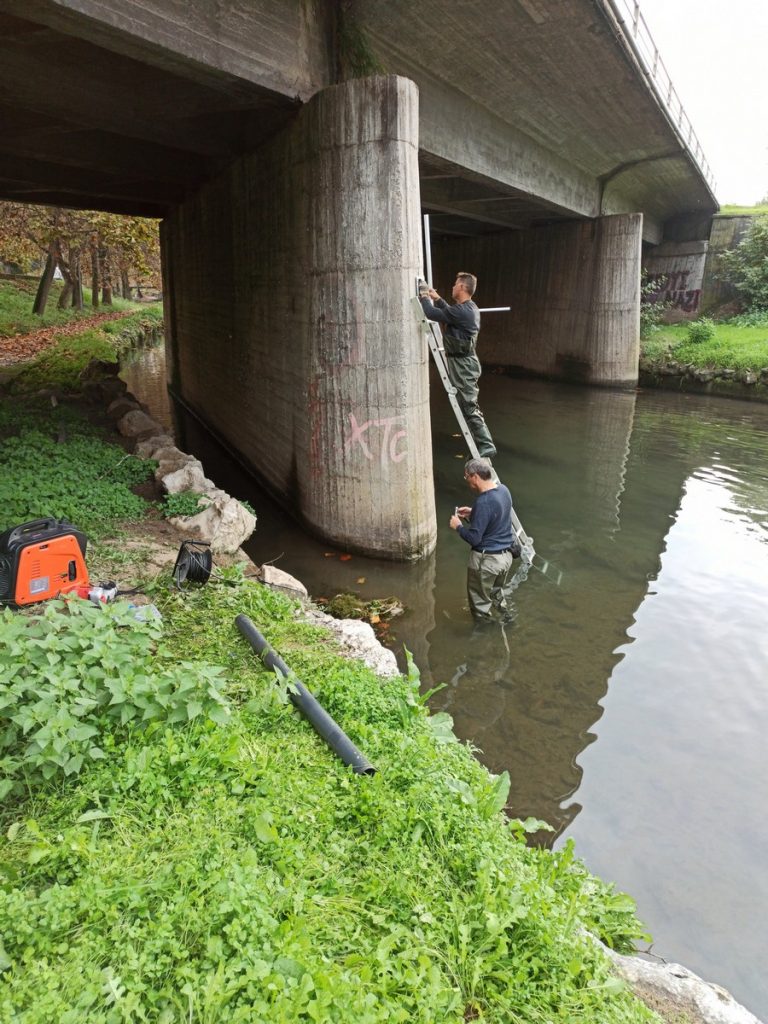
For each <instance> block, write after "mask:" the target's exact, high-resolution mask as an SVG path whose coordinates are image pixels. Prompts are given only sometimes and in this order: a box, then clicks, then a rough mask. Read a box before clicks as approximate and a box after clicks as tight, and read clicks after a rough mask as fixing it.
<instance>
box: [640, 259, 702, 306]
mask: <svg viewBox="0 0 768 1024" xmlns="http://www.w3.org/2000/svg"><path fill="white" fill-rule="evenodd" d="M690 273H691V272H690V270H668V271H664V272H662V273H658V274H649V275H648V281H649V282H650V283H652V284H657V285H658V287H657V288H656V290H655V291H652V292H650V293H649V294H647V295H645V296H644V297H643V302H664V303H668V304H669V305H670V306H671V307H672V309H681V310H682V311H683V312H684V313H695V312H696V310H697V309H698V308H699V299H700V298H701V288H689V287H688V276H689V274H690Z"/></svg>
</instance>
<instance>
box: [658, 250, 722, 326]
mask: <svg viewBox="0 0 768 1024" xmlns="http://www.w3.org/2000/svg"><path fill="white" fill-rule="evenodd" d="M708 249H709V242H708V241H707V240H706V239H705V240H702V241H697V242H664V243H663V244H662V245H657V246H655V247H654V248H653V249H651V251H650V252H649V253H648V254H647V255H646V257H645V259H644V260H643V268H644V269H645V270H647V272H648V279H649V281H652V282H654V283H655V284H656V285H657V286H658V287H657V288H656V290H655V291H654V292H652V293H650V294H649V295H647V296H646V297H645V301H646V302H651V303H656V302H664V303H667V304H668V305H669V309H668V310H667V312H666V313H665V315H664V320H665V322H666V323H670V324H673V323H678V322H679V321H681V320H695V319H696V317H697V316H698V315H699V309H700V305H701V295H702V284H703V280H704V264H705V261H706V258H707V251H708Z"/></svg>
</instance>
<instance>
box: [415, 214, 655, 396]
mask: <svg viewBox="0 0 768 1024" xmlns="http://www.w3.org/2000/svg"><path fill="white" fill-rule="evenodd" d="M641 241H642V214H620V215H615V216H609V217H598V218H595V219H594V220H589V221H571V222H569V223H566V224H556V225H552V226H549V227H541V228H531V229H529V230H527V231H516V232H504V233H502V234H493V235H483V236H480V237H477V238H472V239H462V240H460V241H457V240H454V239H443V240H437V241H435V240H433V251H434V252H435V254H436V258H435V266H436V268H437V269H436V280H437V282H438V289H439V288H440V287H442V288H444V289H445V288H446V287H447V286H448V284H449V283H450V282H452V281H453V276H454V275H455V273H456V271H457V270H467V271H469V272H470V273H473V274H477V277H478V290H477V295H476V300H477V303H478V305H479V306H481V307H483V306H511V307H512V308H511V311H510V312H509V313H497V314H487V315H486V316H485V317H484V318H483V326H482V330H481V332H480V344H479V354H480V358H481V360H482V362H484V363H490V364H494V365H499V366H506V367H510V368H513V369H518V370H524V371H526V372H530V373H534V374H536V375H539V376H542V377H549V378H553V379H562V380H576V381H580V382H583V383H588V384H596V385H606V386H611V387H634V385H635V384H636V383H637V364H638V354H639V344H640V259H641Z"/></svg>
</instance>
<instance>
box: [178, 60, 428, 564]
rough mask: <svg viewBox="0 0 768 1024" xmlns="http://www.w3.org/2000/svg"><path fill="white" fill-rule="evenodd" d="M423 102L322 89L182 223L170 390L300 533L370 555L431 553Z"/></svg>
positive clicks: (365, 86)
mask: <svg viewBox="0 0 768 1024" xmlns="http://www.w3.org/2000/svg"><path fill="white" fill-rule="evenodd" d="M417 155H418V96H417V91H416V88H415V86H414V85H413V83H411V82H408V81H407V80H406V79H402V78H396V77H394V76H390V77H375V78H370V79H356V80H354V81H350V82H347V83H345V84H343V85H339V86H335V87H333V88H331V89H328V90H325V91H324V92H321V93H319V94H318V95H317V96H316V97H314V98H313V99H312V100H311V101H310V102H309V103H308V104H307V105H306V107H304V108H303V109H302V111H301V113H300V114H299V115H298V117H297V119H296V120H295V122H294V123H293V125H292V126H291V127H290V128H289V129H287V130H286V131H284V132H282V133H281V134H280V135H279V136H276V137H275V138H273V139H272V140H270V141H269V142H268V143H267V144H266V145H265V146H264V147H263V148H262V149H261V150H260V151H259V152H258V153H256V154H254V155H251V156H247V157H244V158H242V159H240V160H239V161H237V162H236V163H235V164H234V165H233V167H232V168H231V169H230V170H228V171H227V172H225V173H224V174H222V175H221V176H220V177H219V178H218V179H217V180H215V181H214V182H212V183H210V184H209V185H206V186H205V187H203V188H202V189H201V190H200V192H199V193H198V194H197V195H196V196H194V197H193V198H192V199H190V200H188V201H187V202H186V203H184V204H183V205H182V206H181V207H180V208H178V210H175V211H174V213H173V214H172V215H171V216H170V217H169V218H168V220H167V222H166V224H165V228H164V233H163V234H164V244H165V249H166V266H168V268H169V270H170V273H169V275H168V278H167V280H168V285H169V294H168V305H169V313H168V331H169V341H170V343H169V349H170V352H171V370H170V375H171V380H172V383H173V385H174V387H175V388H176V390H177V391H178V392H179V394H180V395H181V396H182V397H183V398H184V400H185V401H186V402H187V403H188V404H189V405H190V406H191V407H192V408H193V409H194V410H195V411H196V412H197V413H198V414H199V415H200V416H201V417H202V418H203V419H204V420H205V421H207V422H209V423H210V424H211V426H212V427H213V428H214V429H215V431H216V432H217V433H218V434H220V435H221V436H223V437H224V438H225V439H226V440H227V442H228V443H229V444H230V445H231V446H232V447H233V448H234V449H235V450H236V451H238V452H239V453H240V454H241V455H242V456H243V457H244V458H245V460H246V461H247V462H248V463H249V464H250V465H251V466H252V467H253V468H254V470H255V471H256V472H257V474H258V475H259V476H260V477H261V478H262V479H263V480H264V482H265V483H266V484H267V485H268V486H269V487H270V488H271V489H272V491H273V492H275V493H276V494H277V495H278V496H279V497H280V498H281V499H282V500H283V501H284V502H286V503H290V504H291V505H292V506H293V509H294V511H295V512H296V513H297V514H298V515H299V516H300V518H302V519H303V521H304V523H305V524H306V525H307V526H308V527H309V528H310V529H311V530H313V531H314V532H315V533H318V534H320V535H321V536H322V537H324V538H325V539H326V540H328V541H330V542H333V543H335V544H338V545H339V546H342V547H344V548H347V549H349V550H354V551H360V552H362V553H364V554H373V555H381V556H384V557H391V558H399V559H413V558H418V557H420V556H422V555H423V554H424V553H426V552H428V551H429V550H431V549H432V548H433V547H434V544H435V540H436V523H435V508H434V493H433V487H432V458H431V431H430V422H429V390H428V387H429V385H428V375H427V366H426V360H427V350H426V347H425V346H424V344H423V341H422V338H421V334H420V329H419V325H418V321H417V319H416V317H415V315H414V313H413V310H412V307H411V304H410V297H411V295H412V293H413V282H414V279H415V276H416V274H417V272H418V267H419V264H420V254H419V180H418V162H417Z"/></svg>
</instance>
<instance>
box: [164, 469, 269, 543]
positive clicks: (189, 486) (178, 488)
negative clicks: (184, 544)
mask: <svg viewBox="0 0 768 1024" xmlns="http://www.w3.org/2000/svg"><path fill="white" fill-rule="evenodd" d="M167 466H168V463H165V464H163V463H162V462H161V463H160V465H159V466H158V467H157V469H156V470H155V479H156V480H159V481H160V483H161V484H162V485H163V487H164V488H165V490H166V491H167V492H168V494H181V493H182V491H195V493H197V494H203V493H204V492H205V491H207V490H211V489H212V488H213V483H212V482H211V481H210V480H209V479H208V478H207V477H206V476H205V475H204V474H203V467H202V465H201V464H200V463H199V462H198V461H197V459H194V460H193V461H192V462H188V463H186V464H185V465H182V466H180V467H179V468H178V469H174V470H171V472H164V470H165V469H166V468H167ZM249 536H250V534H249ZM202 539H203V540H204V539H205V538H202Z"/></svg>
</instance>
